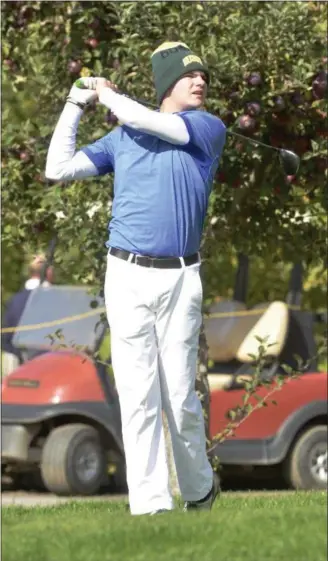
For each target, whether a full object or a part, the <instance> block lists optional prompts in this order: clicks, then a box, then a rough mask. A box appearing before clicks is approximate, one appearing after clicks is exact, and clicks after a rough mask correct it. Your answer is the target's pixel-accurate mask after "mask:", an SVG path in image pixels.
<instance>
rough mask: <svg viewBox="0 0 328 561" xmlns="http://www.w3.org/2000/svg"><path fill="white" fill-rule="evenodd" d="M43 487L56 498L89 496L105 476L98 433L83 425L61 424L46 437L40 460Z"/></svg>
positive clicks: (97, 489) (103, 453) (102, 453)
mask: <svg viewBox="0 0 328 561" xmlns="http://www.w3.org/2000/svg"><path fill="white" fill-rule="evenodd" d="M41 474H42V479H43V481H44V484H45V486H46V488H47V489H48V490H49V491H51V492H52V493H55V494H57V495H93V494H95V493H96V492H97V491H99V488H100V486H101V484H102V483H103V481H104V478H105V475H106V456H105V451H104V450H103V448H102V445H101V442H100V439H99V434H98V432H97V430H96V429H95V428H93V427H90V426H88V425H83V424H70V425H63V426H60V427H57V428H56V429H54V430H53V431H52V432H51V433H50V434H49V436H48V438H47V440H46V442H45V444H44V447H43V450H42V458H41Z"/></svg>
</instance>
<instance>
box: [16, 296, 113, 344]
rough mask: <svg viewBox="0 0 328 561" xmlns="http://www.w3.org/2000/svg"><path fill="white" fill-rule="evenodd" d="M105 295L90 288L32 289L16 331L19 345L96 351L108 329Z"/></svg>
mask: <svg viewBox="0 0 328 561" xmlns="http://www.w3.org/2000/svg"><path fill="white" fill-rule="evenodd" d="M104 311H105V307H104V300H103V298H100V297H97V296H94V295H93V294H92V292H91V289H90V288H89V287H80V286H49V287H48V286H47V287H46V286H42V287H38V288H36V289H34V290H32V291H31V294H30V296H29V298H28V300H27V304H26V306H25V309H24V311H23V314H22V316H21V319H20V322H19V324H18V326H17V331H16V332H15V333H14V337H13V344H14V346H16V347H18V348H21V349H22V348H24V349H40V350H49V351H51V350H55V349H56V348H57V349H58V348H61V349H64V348H69V349H72V348H75V349H78V350H83V351H84V352H91V353H92V352H94V351H95V350H96V348H97V344H98V342H99V339H100V337H101V336H102V334H103V331H104V329H105V324H104V321H103V313H104Z"/></svg>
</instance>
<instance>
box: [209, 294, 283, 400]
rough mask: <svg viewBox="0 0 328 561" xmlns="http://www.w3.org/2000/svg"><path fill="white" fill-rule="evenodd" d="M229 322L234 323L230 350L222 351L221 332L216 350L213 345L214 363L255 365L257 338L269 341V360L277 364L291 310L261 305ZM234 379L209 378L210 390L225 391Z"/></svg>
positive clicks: (223, 375) (274, 304) (280, 305)
mask: <svg viewBox="0 0 328 561" xmlns="http://www.w3.org/2000/svg"><path fill="white" fill-rule="evenodd" d="M230 319H233V320H234V321H230V324H229V326H230V329H229V332H228V336H229V340H228V341H227V343H228V345H227V348H226V349H221V348H220V345H221V344H222V343H223V338H220V331H219V333H218V340H217V341H216V344H215V347H214V349H213V348H211V345H210V357H211V358H212V359H213V360H214V361H215V362H220V363H222V362H229V361H236V363H237V364H238V363H239V366H240V365H241V364H242V365H251V364H252V363H253V362H254V359H253V357H252V356H251V355H258V350H259V346H260V344H261V343H260V342H259V341H258V339H257V337H259V338H261V339H266V341H265V346H266V352H265V357H266V358H268V359H272V360H274V359H275V358H277V357H278V356H279V355H280V353H281V352H282V349H283V347H284V344H285V341H286V336H287V331H288V324H289V310H288V306H287V305H286V304H285V303H284V302H280V301H275V302H272V303H270V304H260V305H257V306H254V308H252V309H251V310H247V311H246V310H245V313H244V314H240V315H239V314H238V313H237V314H236V315H235V316H234V317H233V318H230ZM220 321H221V324H222V323H224V322H225V321H226V320H225V318H224V317H223V316H221V317H220ZM221 324H220V323H217V327H218V328H220V325H221ZM209 344H210V343H209ZM224 359H225V360H224ZM237 370H238V369H237ZM235 378H236V372H233V373H220V374H215V373H213V374H209V375H208V381H209V385H210V389H211V390H214V389H215V390H218V389H226V388H228V387H230V386H231V385H232V383H233V382H234V381H235ZM242 378H243V379H244V378H245V375H242Z"/></svg>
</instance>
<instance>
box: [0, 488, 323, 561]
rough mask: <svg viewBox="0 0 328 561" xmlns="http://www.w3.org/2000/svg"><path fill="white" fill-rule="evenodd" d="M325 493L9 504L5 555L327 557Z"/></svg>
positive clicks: (232, 560) (271, 560)
mask: <svg viewBox="0 0 328 561" xmlns="http://www.w3.org/2000/svg"><path fill="white" fill-rule="evenodd" d="M326 514H327V496H326V493H323V492H318V493H295V494H293V493H288V494H285V495H279V494H277V495H269V496H254V495H251V494H250V495H249V496H248V495H246V496H245V495H242V496H241V495H233V494H229V493H226V494H224V495H223V496H222V497H221V499H220V500H219V501H217V502H216V504H215V507H214V509H213V510H212V512H203V513H183V512H181V509H179V510H176V511H174V512H171V513H167V514H163V515H158V516H154V517H149V516H131V515H130V514H129V513H128V512H127V510H126V503H125V502H124V501H119V502H116V501H113V502H110V501H101V502H98V501H91V502H88V501H83V502H78V501H75V502H71V503H68V504H61V505H59V506H53V507H34V508H26V507H19V506H8V507H3V508H2V560H3V561H132V560H133V561H326V559H327V553H326V552H327V531H326V525H327V516H326Z"/></svg>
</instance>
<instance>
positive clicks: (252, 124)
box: [238, 115, 256, 132]
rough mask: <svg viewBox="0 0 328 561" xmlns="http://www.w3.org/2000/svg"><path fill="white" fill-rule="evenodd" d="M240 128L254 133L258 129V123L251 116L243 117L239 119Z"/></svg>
mask: <svg viewBox="0 0 328 561" xmlns="http://www.w3.org/2000/svg"><path fill="white" fill-rule="evenodd" d="M238 127H239V128H240V129H241V130H243V131H247V132H253V131H254V130H255V128H256V121H255V119H253V117H250V115H242V116H241V117H239V119H238Z"/></svg>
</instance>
